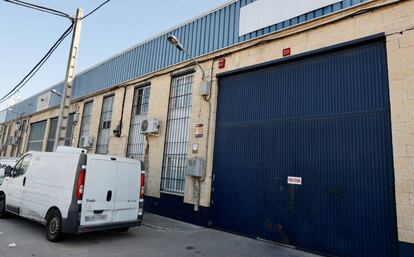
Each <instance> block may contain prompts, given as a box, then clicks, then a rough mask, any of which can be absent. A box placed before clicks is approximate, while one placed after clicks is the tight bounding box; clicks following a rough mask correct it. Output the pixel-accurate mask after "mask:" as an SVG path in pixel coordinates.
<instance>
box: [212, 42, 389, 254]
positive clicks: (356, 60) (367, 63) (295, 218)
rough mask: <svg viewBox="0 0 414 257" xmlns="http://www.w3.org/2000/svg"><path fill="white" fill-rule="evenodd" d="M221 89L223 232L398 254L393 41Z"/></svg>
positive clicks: (338, 250) (219, 210) (216, 197)
mask: <svg viewBox="0 0 414 257" xmlns="http://www.w3.org/2000/svg"><path fill="white" fill-rule="evenodd" d="M219 89H220V90H219V96H218V111H217V126H216V141H215V144H214V145H215V153H214V165H213V173H214V182H213V195H212V199H213V202H212V224H213V226H214V227H216V228H220V229H225V230H229V231H234V232H237V233H241V234H245V235H249V236H252V237H255V238H256V237H259V238H265V239H268V240H273V241H278V242H282V243H286V244H291V245H294V246H296V247H299V248H304V249H308V250H312V251H316V252H321V253H325V254H328V255H332V256H342V257H354V256H358V257H390V256H396V246H397V233H396V228H397V226H396V211H395V198H394V172H393V162H392V159H393V158H392V142H391V121H390V107H389V89H388V77H387V60H386V49H385V42H384V41H379V42H371V43H369V44H364V45H362V46H353V47H350V48H347V49H341V50H338V51H335V52H329V53H321V54H318V55H315V56H313V57H307V58H303V59H300V60H297V61H291V62H287V63H282V64H278V65H273V66H271V67H268V68H262V69H257V70H253V71H248V72H244V73H240V74H236V75H229V76H228V77H224V78H222V79H221V80H220V86H219ZM229 160H232V161H229ZM288 176H294V177H301V178H302V180H303V184H302V185H300V186H296V185H290V184H288V183H287V180H288Z"/></svg>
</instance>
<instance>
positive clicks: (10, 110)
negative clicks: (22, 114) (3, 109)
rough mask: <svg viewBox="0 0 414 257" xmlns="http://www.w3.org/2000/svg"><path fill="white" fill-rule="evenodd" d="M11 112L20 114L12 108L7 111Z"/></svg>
mask: <svg viewBox="0 0 414 257" xmlns="http://www.w3.org/2000/svg"><path fill="white" fill-rule="evenodd" d="M7 110H8V111H9V112H12V113H15V114H17V115H19V113H17V112H16V111H14V110H13V109H12V108H9V109H7Z"/></svg>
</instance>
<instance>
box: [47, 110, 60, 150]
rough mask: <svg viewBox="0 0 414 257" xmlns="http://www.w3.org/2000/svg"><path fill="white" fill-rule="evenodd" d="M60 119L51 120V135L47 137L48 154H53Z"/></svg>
mask: <svg viewBox="0 0 414 257" xmlns="http://www.w3.org/2000/svg"><path fill="white" fill-rule="evenodd" d="M58 119H59V118H58V117H56V118H52V119H50V127H49V135H48V136H47V145H46V152H53V146H54V144H55V137H56V130H57V124H58Z"/></svg>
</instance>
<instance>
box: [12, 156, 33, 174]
mask: <svg viewBox="0 0 414 257" xmlns="http://www.w3.org/2000/svg"><path fill="white" fill-rule="evenodd" d="M31 159H32V155H31V154H28V155H26V156H24V157H23V158H22V159H21V160H20V161H19V162H18V163H17V164H16V167H15V174H14V176H13V177H19V176H22V175H24V174H26V171H27V169H28V168H29V164H30V160H31Z"/></svg>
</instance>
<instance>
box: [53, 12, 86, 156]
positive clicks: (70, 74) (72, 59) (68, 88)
mask: <svg viewBox="0 0 414 257" xmlns="http://www.w3.org/2000/svg"><path fill="white" fill-rule="evenodd" d="M82 17H83V11H82V9H80V8H79V9H78V10H77V11H76V17H75V21H74V27H73V35H72V44H71V47H70V52H69V60H68V67H67V69H66V77H65V87H64V89H63V93H62V101H61V104H60V111H59V119H58V125H57V129H56V136H55V144H54V147H53V149H54V151H56V148H57V147H58V146H64V145H65V137H66V130H67V127H68V118H69V112H70V103H71V97H72V87H73V80H74V79H75V68H76V61H77V58H78V50H79V43H80V33H81V28H82Z"/></svg>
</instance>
